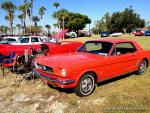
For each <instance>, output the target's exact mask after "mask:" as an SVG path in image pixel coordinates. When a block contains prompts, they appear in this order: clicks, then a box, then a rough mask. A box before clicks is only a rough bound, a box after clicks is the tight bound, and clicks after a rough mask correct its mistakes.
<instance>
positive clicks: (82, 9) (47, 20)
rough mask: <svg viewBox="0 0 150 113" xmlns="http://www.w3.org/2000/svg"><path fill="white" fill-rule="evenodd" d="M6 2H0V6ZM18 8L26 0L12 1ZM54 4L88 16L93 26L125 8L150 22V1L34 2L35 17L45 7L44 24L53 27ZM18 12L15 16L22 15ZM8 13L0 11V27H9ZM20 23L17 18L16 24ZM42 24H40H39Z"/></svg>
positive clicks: (78, 0)
mask: <svg viewBox="0 0 150 113" xmlns="http://www.w3.org/2000/svg"><path fill="white" fill-rule="evenodd" d="M4 1H6V0H0V4H1V3H3V2H4ZM11 1H13V2H14V3H15V4H16V5H17V6H19V5H21V4H23V1H24V0H11ZM54 2H59V3H60V7H59V9H60V8H65V9H67V10H68V11H71V12H78V13H81V14H85V15H87V16H88V17H89V18H91V20H92V25H93V24H94V21H96V20H99V19H100V18H101V17H102V16H103V15H104V14H105V13H106V12H109V13H110V14H112V13H113V12H116V11H123V10H124V9H125V8H127V7H129V6H132V8H133V9H134V10H135V12H137V13H138V14H140V15H141V17H142V18H143V19H145V20H150V14H149V10H150V9H149V7H150V6H149V3H150V1H149V0H34V9H33V12H34V14H33V15H38V9H39V7H41V6H44V7H45V8H46V9H47V11H46V13H45V15H44V17H43V23H44V24H50V25H51V26H52V25H53V23H54V22H56V20H54V19H53V18H52V13H53V12H54V11H55V10H56V9H55V8H54V7H53V3H54ZM20 13H21V12H19V11H17V12H16V14H15V15H18V14H20ZM6 14H7V13H6V12H5V11H4V10H2V9H0V25H8V22H6V21H5V20H4V17H5V15H6ZM17 23H20V21H19V20H18V18H17V16H16V18H15V21H14V24H17ZM39 24H40V23H39Z"/></svg>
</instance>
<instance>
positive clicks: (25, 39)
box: [20, 38, 29, 43]
mask: <svg viewBox="0 0 150 113" xmlns="http://www.w3.org/2000/svg"><path fill="white" fill-rule="evenodd" d="M20 42H21V43H29V38H24V39H22V40H21V41H20Z"/></svg>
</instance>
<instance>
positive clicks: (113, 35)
mask: <svg viewBox="0 0 150 113" xmlns="http://www.w3.org/2000/svg"><path fill="white" fill-rule="evenodd" d="M121 35H122V33H121V32H118V33H112V34H111V36H112V37H118V36H121Z"/></svg>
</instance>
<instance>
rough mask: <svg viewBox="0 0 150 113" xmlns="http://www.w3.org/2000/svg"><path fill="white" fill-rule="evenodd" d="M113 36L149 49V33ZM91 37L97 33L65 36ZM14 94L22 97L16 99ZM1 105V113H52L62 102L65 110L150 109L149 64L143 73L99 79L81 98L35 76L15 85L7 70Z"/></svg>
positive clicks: (113, 112) (128, 112)
mask: <svg viewBox="0 0 150 113" xmlns="http://www.w3.org/2000/svg"><path fill="white" fill-rule="evenodd" d="M112 38H123V39H130V40H135V41H137V42H139V43H140V45H141V46H142V47H143V48H145V49H150V37H134V36H128V37H126V36H123V37H112ZM93 39H100V37H99V36H94V37H85V38H76V39H68V40H76V41H82V42H85V41H86V40H93ZM15 97H20V98H19V99H20V100H21V99H22V100H25V101H23V102H22V101H19V100H17V99H15ZM21 97H22V98H21ZM26 98H27V99H26ZM28 99H29V100H28ZM14 100H17V101H14ZM35 104H36V105H37V108H36V109H35V107H36V106H35ZM0 105H1V106H0V112H2V113H3V112H4V113H5V112H10V113H15V112H25V113H26V112H33V113H35V112H36V113H41V112H44V111H49V112H52V113H53V112H57V111H58V112H59V111H61V110H62V108H61V105H64V106H65V107H64V109H63V112H64V113H150V68H148V70H147V72H146V74H144V75H142V76H139V75H135V74H130V75H129V76H127V77H121V78H120V79H115V80H111V81H107V82H104V83H100V84H98V86H97V88H96V90H95V92H94V93H93V94H92V95H90V96H88V97H84V98H80V97H77V96H76V95H75V94H74V93H67V92H65V91H61V90H58V89H53V88H50V87H48V86H47V85H46V84H43V83H42V82H41V81H40V80H36V81H35V84H32V83H31V82H30V81H25V82H23V83H22V84H21V86H20V87H17V86H16V85H15V83H14V75H13V74H12V73H9V75H7V76H5V77H2V76H0ZM38 105H39V106H38ZM33 108H34V109H33ZM56 108H57V109H56Z"/></svg>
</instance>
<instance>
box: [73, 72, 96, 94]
mask: <svg viewBox="0 0 150 113" xmlns="http://www.w3.org/2000/svg"><path fill="white" fill-rule="evenodd" d="M95 86H96V85H95V77H94V75H93V74H92V73H86V74H84V75H83V76H82V77H81V78H80V79H79V81H78V84H77V86H76V87H75V90H74V91H75V93H76V95H78V96H80V97H83V96H88V95H90V94H91V93H93V91H94V90H95Z"/></svg>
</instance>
